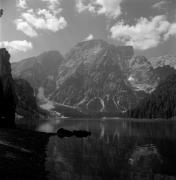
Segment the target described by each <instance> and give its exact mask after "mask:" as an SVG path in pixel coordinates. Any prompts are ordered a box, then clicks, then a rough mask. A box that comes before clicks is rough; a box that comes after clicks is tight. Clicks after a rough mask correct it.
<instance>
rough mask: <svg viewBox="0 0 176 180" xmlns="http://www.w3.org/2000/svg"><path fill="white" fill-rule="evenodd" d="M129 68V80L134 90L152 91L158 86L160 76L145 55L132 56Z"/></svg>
mask: <svg viewBox="0 0 176 180" xmlns="http://www.w3.org/2000/svg"><path fill="white" fill-rule="evenodd" d="M128 68H129V69H128V81H129V83H130V85H131V86H132V87H133V89H134V90H136V91H145V92H146V93H150V92H151V91H153V90H154V89H155V88H156V87H157V85H158V82H159V79H160V78H159V76H158V75H157V74H156V73H155V71H154V69H153V67H152V64H151V63H150V62H149V61H148V60H147V59H146V58H145V57H144V56H136V57H135V56H134V57H133V58H131V59H130V61H129V67H128Z"/></svg>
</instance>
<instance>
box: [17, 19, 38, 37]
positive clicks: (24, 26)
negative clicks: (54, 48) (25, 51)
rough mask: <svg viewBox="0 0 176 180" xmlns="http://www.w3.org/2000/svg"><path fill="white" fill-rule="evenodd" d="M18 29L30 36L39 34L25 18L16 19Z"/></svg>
mask: <svg viewBox="0 0 176 180" xmlns="http://www.w3.org/2000/svg"><path fill="white" fill-rule="evenodd" d="M15 24H16V29H17V30H19V31H22V32H23V33H24V34H26V35H27V36H30V37H36V36H37V35H38V34H37V32H36V31H35V30H34V29H33V28H32V27H31V25H29V24H28V23H27V22H26V21H24V20H23V19H17V20H15Z"/></svg>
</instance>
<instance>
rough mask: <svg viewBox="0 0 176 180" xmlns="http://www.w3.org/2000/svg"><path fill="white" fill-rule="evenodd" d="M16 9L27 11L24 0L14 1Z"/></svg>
mask: <svg viewBox="0 0 176 180" xmlns="http://www.w3.org/2000/svg"><path fill="white" fill-rule="evenodd" d="M16 7H17V8H19V9H27V3H26V0H17V1H16Z"/></svg>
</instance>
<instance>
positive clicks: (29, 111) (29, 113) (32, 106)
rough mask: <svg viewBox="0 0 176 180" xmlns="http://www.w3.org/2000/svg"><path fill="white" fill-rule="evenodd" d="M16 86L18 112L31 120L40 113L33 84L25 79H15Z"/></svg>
mask: <svg viewBox="0 0 176 180" xmlns="http://www.w3.org/2000/svg"><path fill="white" fill-rule="evenodd" d="M14 87H15V92H16V95H17V99H18V103H17V107H16V113H17V114H18V115H21V116H22V117H24V118H28V119H29V118H30V120H31V118H32V117H34V116H37V115H39V109H38V106H37V100H36V97H35V96H34V90H33V88H32V87H31V85H30V84H29V83H28V82H27V81H26V80H24V79H14Z"/></svg>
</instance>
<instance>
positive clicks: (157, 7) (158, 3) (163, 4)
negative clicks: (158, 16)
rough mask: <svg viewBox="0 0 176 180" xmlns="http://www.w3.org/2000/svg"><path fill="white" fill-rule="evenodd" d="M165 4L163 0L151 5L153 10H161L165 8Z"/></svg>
mask: <svg viewBox="0 0 176 180" xmlns="http://www.w3.org/2000/svg"><path fill="white" fill-rule="evenodd" d="M166 4H167V2H166V1H164V0H161V1H158V2H157V3H155V4H153V5H152V8H153V9H159V10H160V9H162V8H163V6H165V5H166Z"/></svg>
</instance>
